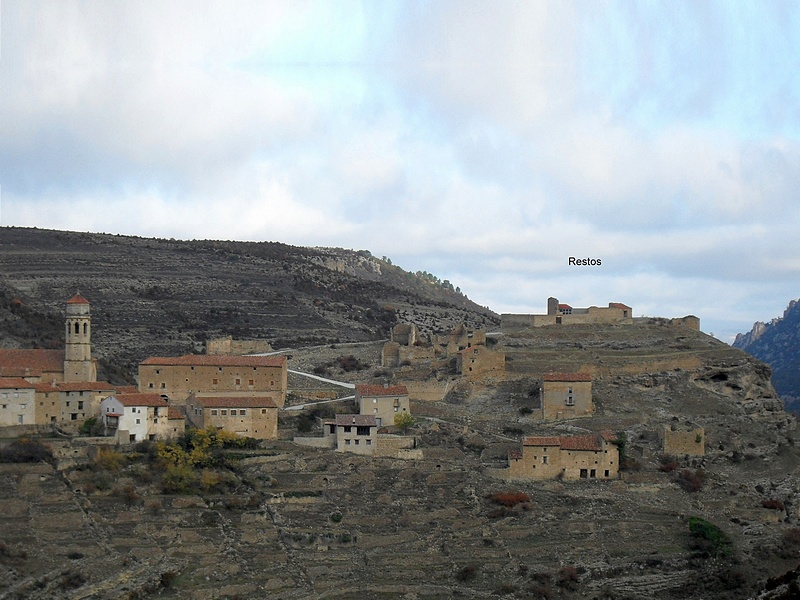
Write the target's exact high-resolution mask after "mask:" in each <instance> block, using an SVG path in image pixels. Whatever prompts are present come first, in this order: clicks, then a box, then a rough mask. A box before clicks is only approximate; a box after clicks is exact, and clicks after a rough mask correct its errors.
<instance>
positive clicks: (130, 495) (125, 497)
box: [111, 484, 139, 506]
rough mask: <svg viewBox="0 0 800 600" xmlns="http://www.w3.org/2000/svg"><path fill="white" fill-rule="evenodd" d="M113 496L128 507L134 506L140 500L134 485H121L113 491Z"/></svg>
mask: <svg viewBox="0 0 800 600" xmlns="http://www.w3.org/2000/svg"><path fill="white" fill-rule="evenodd" d="M111 495H112V496H115V497H117V498H119V499H120V500H122V501H123V502H124V503H125V504H127V505H128V506H133V505H134V504H135V503H136V502H137V501H138V500H139V494H137V493H136V488H135V487H133V486H132V485H130V484H128V485H121V486H117V487H115V488H114V489H113V490H112V491H111Z"/></svg>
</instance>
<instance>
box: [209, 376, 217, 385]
mask: <svg viewBox="0 0 800 600" xmlns="http://www.w3.org/2000/svg"><path fill="white" fill-rule="evenodd" d="M218 384H219V379H217V378H216V377H214V378H213V379H212V380H211V385H218Z"/></svg>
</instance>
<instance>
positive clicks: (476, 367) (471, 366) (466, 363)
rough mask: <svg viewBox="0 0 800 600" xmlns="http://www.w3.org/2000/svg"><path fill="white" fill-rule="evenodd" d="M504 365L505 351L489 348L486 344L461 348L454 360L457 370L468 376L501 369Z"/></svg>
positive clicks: (478, 375)
mask: <svg viewBox="0 0 800 600" xmlns="http://www.w3.org/2000/svg"><path fill="white" fill-rule="evenodd" d="M505 367H506V355H505V353H503V352H498V351H496V350H489V349H488V348H487V347H486V346H475V347H473V348H470V349H468V350H463V351H462V352H461V353H459V354H458V357H457V361H456V368H457V369H458V372H459V373H461V374H462V375H465V376H466V377H468V378H471V377H480V376H482V375H485V374H486V373H491V372H496V371H502V370H504V369H505Z"/></svg>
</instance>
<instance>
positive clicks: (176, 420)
mask: <svg viewBox="0 0 800 600" xmlns="http://www.w3.org/2000/svg"><path fill="white" fill-rule="evenodd" d="M100 418H101V419H102V420H103V427H104V431H105V432H106V435H113V436H115V437H116V438H117V440H118V441H120V442H141V441H143V440H155V439H165V438H169V437H172V436H174V435H176V434H180V433H183V430H184V418H183V415H182V414H180V413H179V412H178V411H176V410H175V409H171V408H170V407H169V405H168V404H167V401H166V400H164V399H163V398H162V397H161V396H159V395H158V394H119V395H115V396H109V397H108V398H106V399H105V400H103V401H102V402H101V403H100Z"/></svg>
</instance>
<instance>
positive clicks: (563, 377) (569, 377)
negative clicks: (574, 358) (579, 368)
mask: <svg viewBox="0 0 800 600" xmlns="http://www.w3.org/2000/svg"><path fill="white" fill-rule="evenodd" d="M591 380H592V375H591V373H545V374H544V375H542V381H591Z"/></svg>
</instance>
